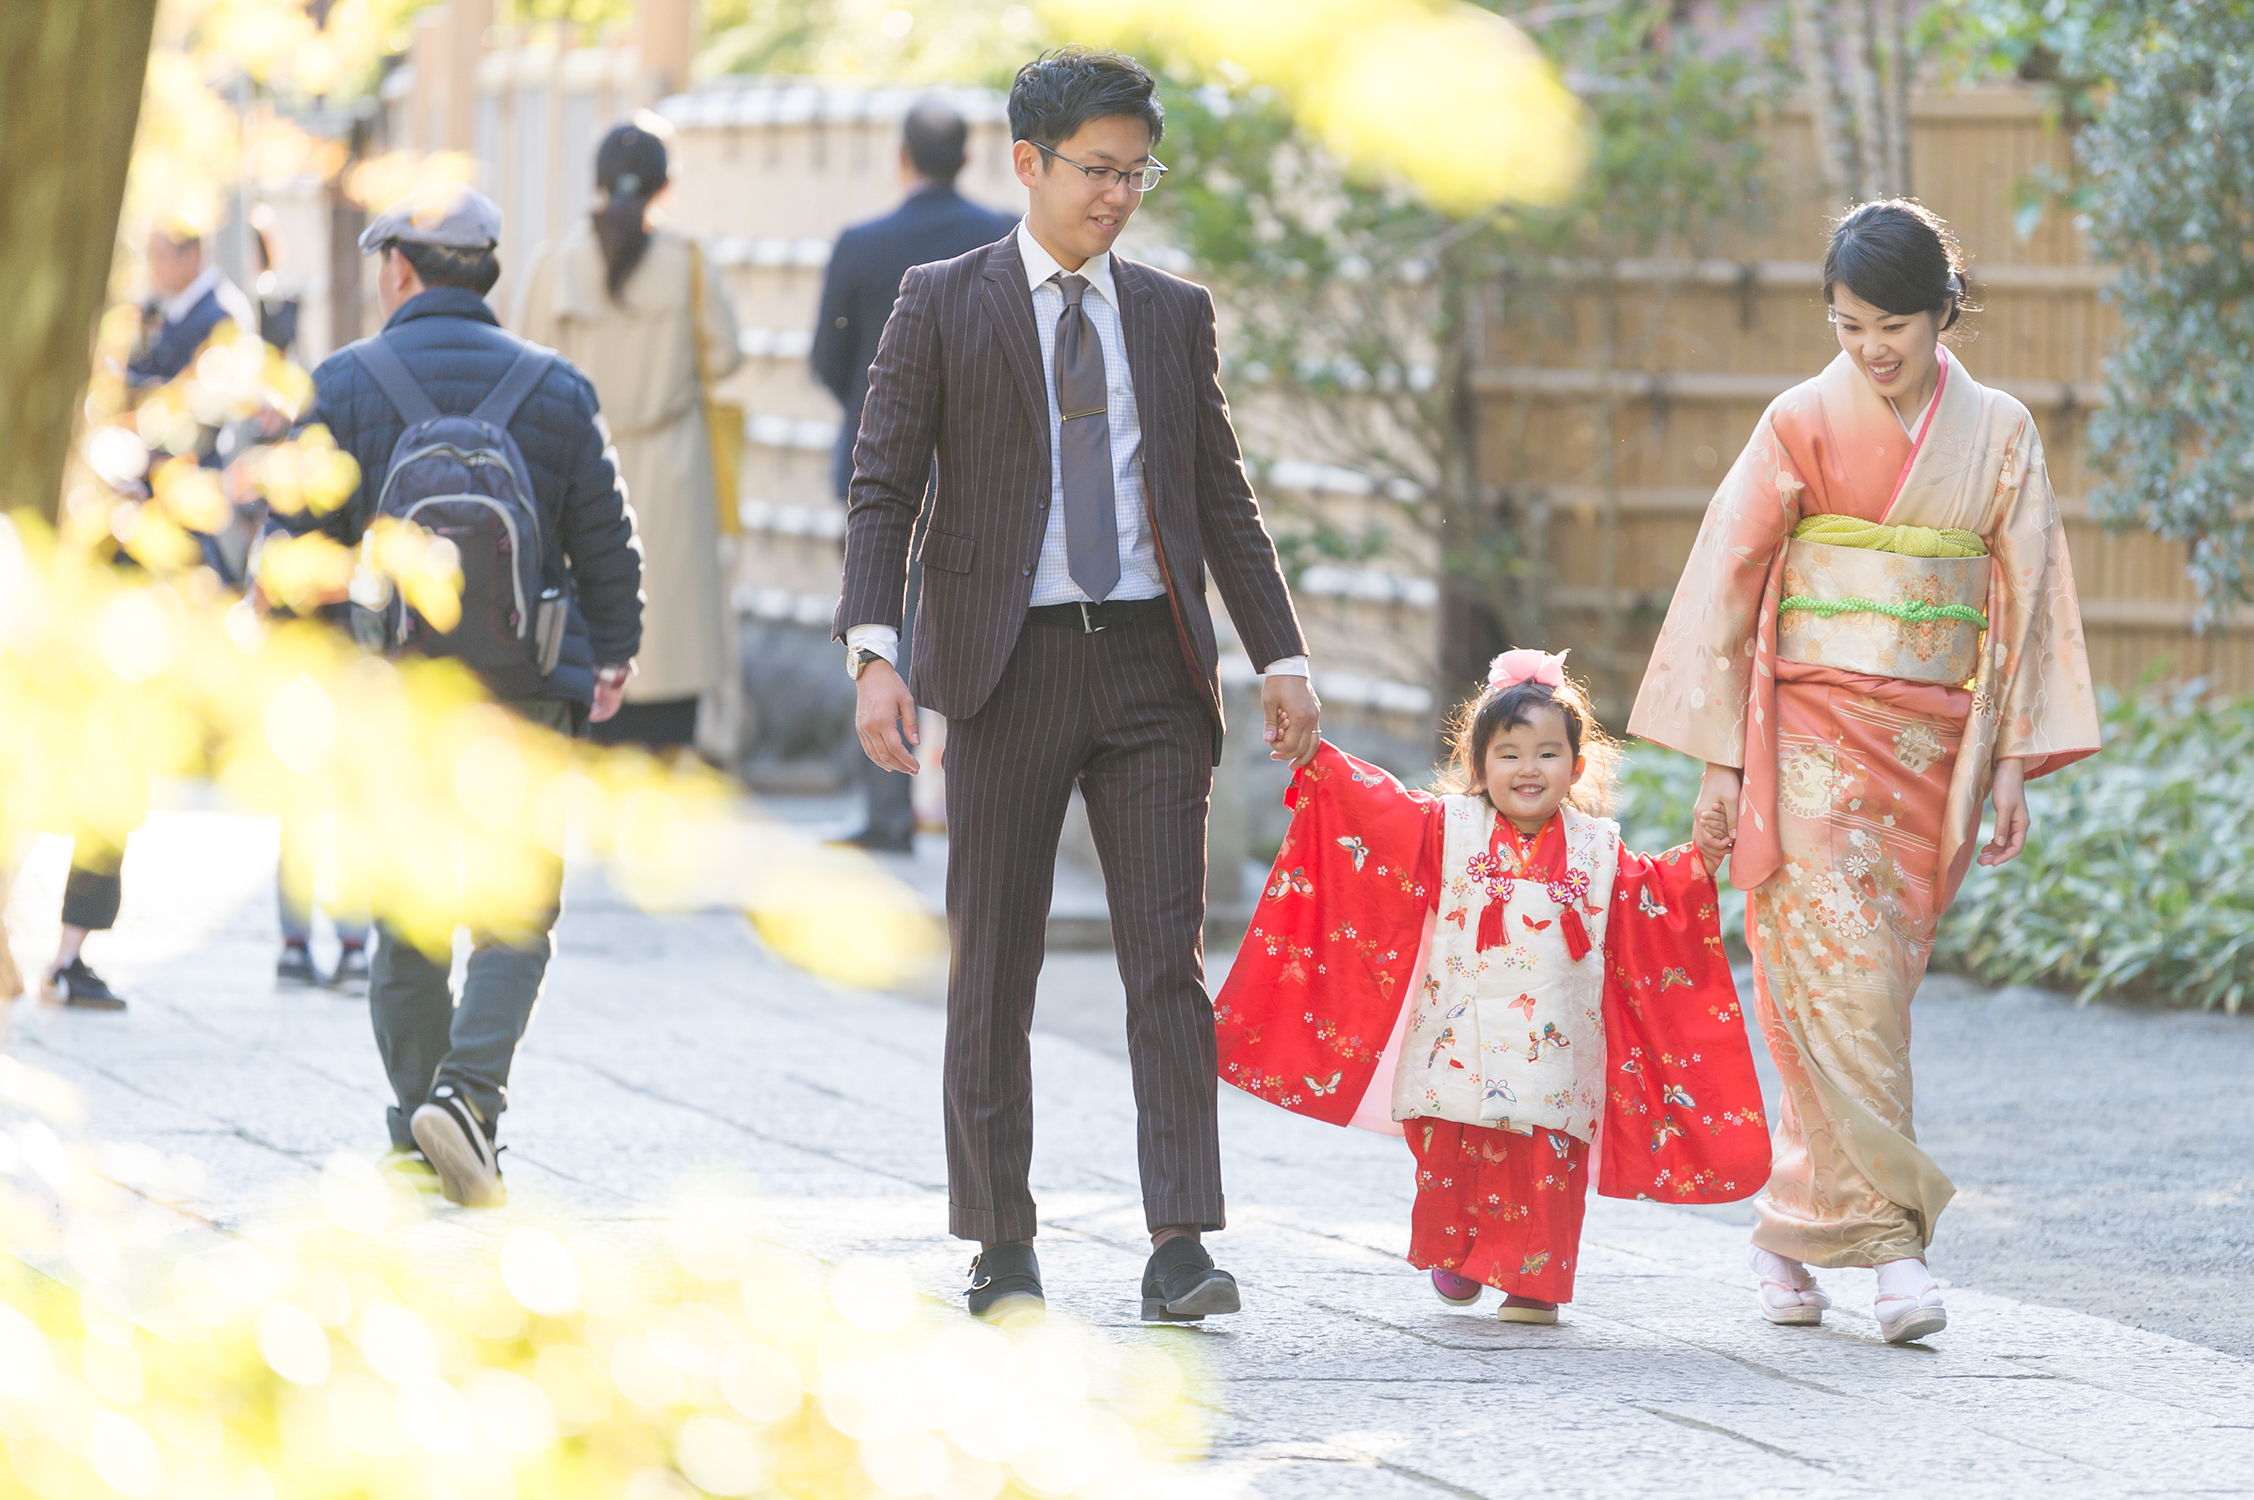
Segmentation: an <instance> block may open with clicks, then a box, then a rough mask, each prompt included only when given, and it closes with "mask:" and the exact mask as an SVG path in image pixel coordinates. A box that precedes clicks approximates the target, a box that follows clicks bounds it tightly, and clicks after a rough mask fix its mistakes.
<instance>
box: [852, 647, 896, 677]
mask: <svg viewBox="0 0 2254 1500" xmlns="http://www.w3.org/2000/svg"><path fill="white" fill-rule="evenodd" d="M885 660H888V658H887V657H886V656H885V654H884V653H883V652H882V651H871V650H870V649H869V648H868V647H866V646H855V647H853V648H852V649H851V650H849V651H847V652H846V653H845V675H846V676H848V677H850V678H852V679H853V680H854V681H855V682H859V681H860V680H861V674H862V673H863V672H864V671H866V670H868V666H869V663H870V662H873V661H885Z"/></svg>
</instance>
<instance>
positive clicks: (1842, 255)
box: [1824, 198, 1980, 329]
mask: <svg viewBox="0 0 2254 1500" xmlns="http://www.w3.org/2000/svg"><path fill="white" fill-rule="evenodd" d="M1841 284H1844V285H1845V286H1846V288H1847V290H1849V291H1850V292H1853V293H1854V294H1855V295H1856V296H1858V297H1860V298H1862V299H1863V300H1864V301H1865V302H1868V303H1869V304H1870V305H1871V306H1873V307H1875V308H1877V309H1878V310H1879V311H1881V312H1890V313H1896V314H1900V315H1905V316H1906V315H1907V314H1910V313H1921V312H1938V313H1944V314H1945V316H1943V318H1942V319H1941V326H1942V327H1943V328H1944V329H1948V328H1953V327H1955V326H1956V322H1957V318H1958V317H1959V316H1960V315H1961V314H1964V313H1968V312H1978V311H1980V308H1979V306H1978V305H1977V304H1976V303H1974V302H1973V300H1972V296H1971V292H1972V286H1971V283H1970V282H1968V281H1967V280H1966V279H1965V274H1964V251H1963V250H1962V249H1960V248H1959V247H1958V245H1957V237H1956V236H1955V235H1954V234H1951V233H1950V232H1949V226H1948V224H1947V223H1946V222H1945V221H1944V220H1943V219H1942V218H1941V216H1940V215H1939V214H1937V213H1935V212H1934V211H1933V210H1932V209H1930V208H1927V207H1926V206H1925V205H1924V204H1922V203H1919V202H1916V201H1915V200H1913V199H1909V198H1885V199H1881V200H1880V201H1878V202H1876V203H1865V204H1862V205H1861V206H1859V207H1857V208H1853V209H1850V210H1848V212H1847V215H1846V217H1845V218H1843V219H1841V220H1840V221H1839V222H1838V223H1837V224H1834V225H1833V226H1832V229H1831V244H1830V245H1829V246H1827V247H1826V248H1825V250H1824V303H1825V305H1826V306H1829V305H1830V303H1831V292H1832V288H1833V287H1836V286H1839V285H1841Z"/></svg>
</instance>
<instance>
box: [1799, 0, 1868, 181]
mask: <svg viewBox="0 0 2254 1500" xmlns="http://www.w3.org/2000/svg"><path fill="white" fill-rule="evenodd" d="M1791 4H1792V53H1793V58H1794V60H1795V61H1796V62H1798V63H1799V65H1800V78H1801V82H1802V83H1803V84H1804V85H1805V86H1806V88H1807V90H1808V111H1809V116H1810V118H1811V120H1812V121H1813V123H1814V125H1815V134H1816V168H1817V170H1818V171H1819V172H1821V173H1822V174H1823V180H1824V185H1825V186H1826V187H1828V188H1830V189H1831V191H1832V196H1833V197H1834V198H1835V199H1837V200H1838V201H1840V202H1842V203H1844V202H1845V201H1846V200H1847V198H1848V197H1849V195H1851V194H1852V193H1853V192H1854V191H1855V177H1856V172H1855V148H1854V125H1853V122H1852V120H1851V119H1850V118H1849V116H1848V112H1847V97H1846V95H1845V94H1844V93H1843V92H1842V91H1841V89H1840V86H1839V68H1838V66H1837V62H1836V59H1837V57H1838V48H1837V40H1838V39H1837V38H1836V37H1835V36H1834V35H1833V33H1832V10H1831V0H1791Z"/></svg>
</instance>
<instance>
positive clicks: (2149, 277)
mask: <svg viewBox="0 0 2254 1500" xmlns="http://www.w3.org/2000/svg"><path fill="white" fill-rule="evenodd" d="M2115 9H2127V10H2128V15H2127V16H2126V17H2123V18H2121V19H2120V20H2119V21H2118V23H2117V24H2116V25H2114V26H2112V27H2110V28H2108V29H2107V30H2105V31H2104V32H2102V33H2100V34H2098V35H2097V36H2096V37H2095V38H2094V39H2093V46H2092V50H2091V53H2090V63H2089V71H2091V72H2093V73H2095V74H2097V75H2099V76H2105V77H2110V78H2111V79H2112V80H2113V81H2114V86H2113V90H2112V93H2111V96H2110V98H2109V99H2108V100H2107V101H2106V102H2105V104H2104V106H2103V107H2102V108H2101V109H2100V110H2099V111H2098V115H2097V118H2096V120H2095V121H2094V122H2093V123H2092V124H2091V125H2090V127H2089V128H2088V129H2086V130H2084V131H2083V132H2082V133H2081V136H2080V138H2079V146H2080V152H2081V159H2082V163H2083V165H2084V167H2085V168H2086V169H2087V171H2088V173H2089V176H2090V180H2091V185H2092V192H2091V195H2090V198H2091V201H2090V219H2091V240H2092V243H2093V245H2094V247H2095V248H2096V250H2097V252H2098V254H2099V255H2100V256H2101V257H2103V258H2104V259H2106V260H2109V261H2113V262H2115V263H2116V264H2118V265H2119V266H2120V268H2121V274H2120V277H2119V279H2118V280H2117V281H2116V282H2115V283H2114V285H2113V289H2112V297H2113V300H2114V302H2115V304H2116V305H2117V306H2118V307H2119V308H2120V310H2121V323H2122V336H2121V344H2120V347H2119V349H2118V351H2117V352H2116V353H2115V355H2114V357H2113V358H2112V359H2111V360H2110V361H2108V363H2107V370H2106V388H2107V397H2108V399H2107V403H2106V404H2105V405H2104V406H2101V407H2099V408H2098V409H2097V410H2096V411H2095V412H2094V413H2093V414H2092V416H2091V419H2090V447H2091V456H2092V459H2093V462H2094V464H2095V467H2096V469H2097V471H2098V474H2099V476H2100V482H2099V483H2098V485H2097V486H2096V487H2095V488H2094V489H2093V491H2092V493H2091V506H2092V509H2093V510H2095V511H2096V512H2097V513H2098V514H2099V515H2100V516H2101V517H2103V518H2105V519H2107V520H2110V521H2113V522H2116V523H2120V522H2128V521H2142V522H2143V523H2145V524H2146V525H2148V526H2150V527H2151V528H2152V530H2153V531H2154V532H2156V533H2158V534H2159V535H2161V536H2164V537H2168V538H2170V539H2172V540H2186V541H2189V542H2190V543H2191V544H2192V555H2191V576H2192V579H2193V581H2194V582H2195V583H2196V584H2197V585H2198V587H2199V591H2200V595H2201V599H2202V603H2203V610H2204V611H2205V612H2206V613H2207V614H2209V615H2211V614H2212V613H2213V612H2215V611H2218V610H2220V609H2222V608H2225V607H2227V606H2229V605H2231V604H2233V603H2237V602H2242V601H2246V600H2249V599H2254V516H2249V514H2248V513H2247V511H2246V500H2247V497H2248V495H2249V494H2250V493H2254V428H2250V427H2249V426H2248V424H2247V421H2246V413H2247V411H2248V410H2249V407H2250V405H2254V153H2250V152H2249V151H2248V150H2247V149H2246V143H2247V141H2248V140H2249V139H2254V5H2250V4H2248V3H2246V0H2156V3H2152V4H2148V5H2144V6H2140V7H2135V8H2133V9H2129V8H2123V7H2116V8H2115Z"/></svg>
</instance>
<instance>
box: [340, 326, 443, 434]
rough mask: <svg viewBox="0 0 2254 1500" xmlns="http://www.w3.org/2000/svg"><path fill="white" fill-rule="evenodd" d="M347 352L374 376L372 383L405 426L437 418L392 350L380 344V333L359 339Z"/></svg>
mask: <svg viewBox="0 0 2254 1500" xmlns="http://www.w3.org/2000/svg"><path fill="white" fill-rule="evenodd" d="M351 349H352V357H353V358H354V359H357V360H358V361H360V368H362V369H363V370H366V371H367V372H368V373H369V374H370V375H372V376H374V377H375V381H376V384H377V385H378V386H380V387H382V388H383V393H384V396H385V397H386V398H387V399H388V400H389V401H390V402H391V404H392V406H393V407H394V408H395V409H396V410H397V411H398V413H399V415H400V416H401V417H403V418H404V419H405V420H406V423H407V425H408V426H409V427H413V426H416V425H417V424H419V423H423V422H428V421H430V420H431V419H432V418H434V417H437V416H439V415H441V413H440V412H439V410H438V408H437V407H435V406H433V405H432V404H431V399H430V397H429V396H428V395H427V394H426V393H425V392H424V390H423V388H422V386H421V385H419V384H418V383H417V382H416V380H415V377H414V376H413V375H410V374H409V373H407V365H406V363H405V361H403V360H401V359H400V357H399V356H398V355H397V354H396V353H394V352H393V351H392V347H391V345H389V344H387V343H385V342H384V338H383V335H382V334H380V333H379V334H377V335H375V336H374V337H372V338H365V339H361V340H360V341H359V342H357V343H355V344H353V345H352V346H351Z"/></svg>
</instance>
